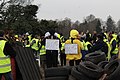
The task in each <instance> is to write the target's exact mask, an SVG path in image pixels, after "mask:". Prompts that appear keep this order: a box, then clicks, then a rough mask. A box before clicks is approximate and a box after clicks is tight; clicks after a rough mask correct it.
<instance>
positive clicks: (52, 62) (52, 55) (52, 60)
mask: <svg viewBox="0 0 120 80" xmlns="http://www.w3.org/2000/svg"><path fill="white" fill-rule="evenodd" d="M57 63H58V51H46V65H47V68H50V67H57Z"/></svg>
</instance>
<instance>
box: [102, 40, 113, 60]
mask: <svg viewBox="0 0 120 80" xmlns="http://www.w3.org/2000/svg"><path fill="white" fill-rule="evenodd" d="M103 41H104V42H105V43H106V44H107V46H108V53H107V60H108V61H109V60H110V58H111V54H110V51H111V46H110V43H109V41H108V40H107V39H104V40H103Z"/></svg>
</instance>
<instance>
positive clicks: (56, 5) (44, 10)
mask: <svg viewBox="0 0 120 80" xmlns="http://www.w3.org/2000/svg"><path fill="white" fill-rule="evenodd" d="M34 3H35V4H37V5H38V4H41V7H40V9H39V11H38V18H39V19H48V20H49V19H52V20H55V19H64V18H65V17H68V18H71V20H72V21H76V20H79V21H80V22H82V21H83V18H84V17H86V16H88V15H90V14H93V15H95V16H96V17H98V18H102V19H103V20H107V16H108V15H111V16H112V18H113V19H114V20H115V21H118V20H119V19H120V11H119V9H120V0H34Z"/></svg>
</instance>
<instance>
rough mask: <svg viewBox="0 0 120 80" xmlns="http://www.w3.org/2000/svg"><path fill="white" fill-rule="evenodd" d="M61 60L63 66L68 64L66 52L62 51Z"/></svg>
mask: <svg viewBox="0 0 120 80" xmlns="http://www.w3.org/2000/svg"><path fill="white" fill-rule="evenodd" d="M60 62H61V66H63V65H64V66H65V65H66V54H65V53H62V52H61V53H60Z"/></svg>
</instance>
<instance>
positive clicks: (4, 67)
mask: <svg viewBox="0 0 120 80" xmlns="http://www.w3.org/2000/svg"><path fill="white" fill-rule="evenodd" d="M5 43H6V41H5V40H0V73H6V72H10V71H11V63H10V57H9V56H6V55H4V52H3V50H4V46H5Z"/></svg>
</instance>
